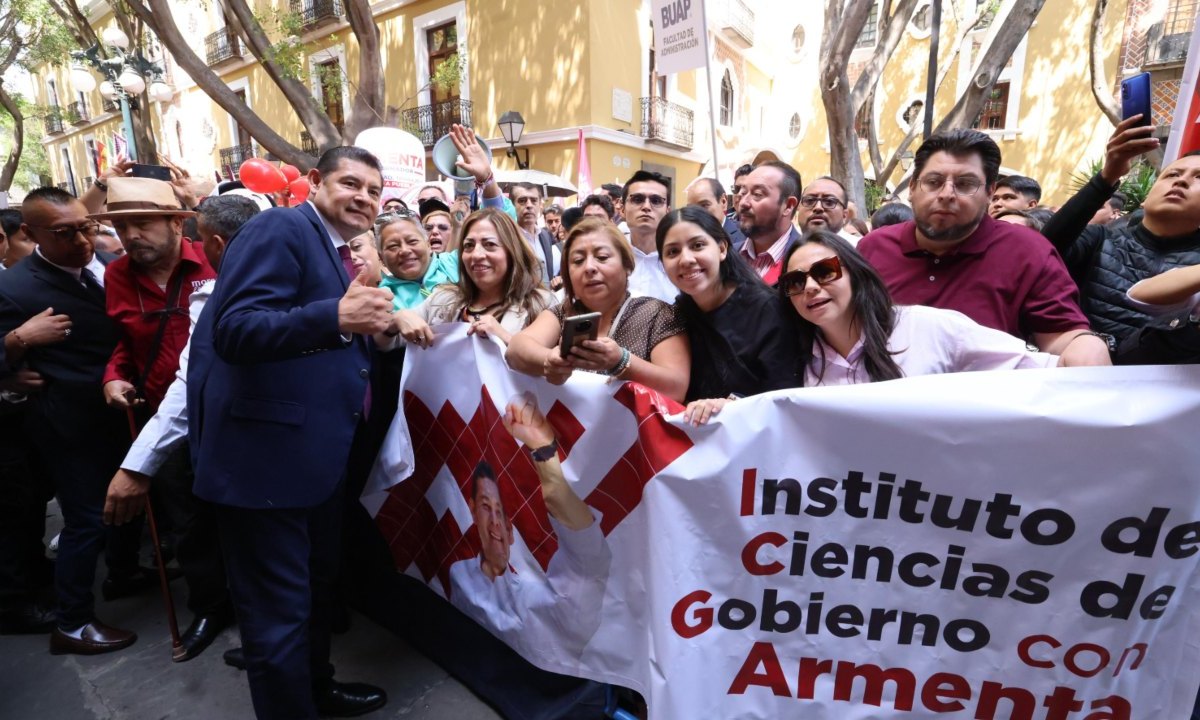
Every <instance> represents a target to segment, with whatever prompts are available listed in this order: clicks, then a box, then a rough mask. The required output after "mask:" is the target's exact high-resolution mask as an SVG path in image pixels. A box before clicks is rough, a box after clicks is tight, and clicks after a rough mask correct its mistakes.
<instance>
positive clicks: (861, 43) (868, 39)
mask: <svg viewBox="0 0 1200 720" xmlns="http://www.w3.org/2000/svg"><path fill="white" fill-rule="evenodd" d="M878 40H879V3H873V4H872V5H871V12H870V14H869V15H867V22H866V23H864V24H863V29H862V32H861V33H859V34H858V42H856V43H854V47H855V48H872V47H875V43H876V42H878Z"/></svg>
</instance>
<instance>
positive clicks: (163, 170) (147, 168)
mask: <svg viewBox="0 0 1200 720" xmlns="http://www.w3.org/2000/svg"><path fill="white" fill-rule="evenodd" d="M129 176H130V177H142V178H153V179H155V180H162V181H164V182H171V169H170V168H168V167H167V166H166V165H138V164H135V165H134V166H133V167H132V168H130V169H129Z"/></svg>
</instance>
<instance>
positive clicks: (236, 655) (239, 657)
mask: <svg viewBox="0 0 1200 720" xmlns="http://www.w3.org/2000/svg"><path fill="white" fill-rule="evenodd" d="M221 659H223V660H224V661H225V664H226V665H228V666H229V667H231V668H237V669H238V670H245V669H246V656H245V654H243V653H242V649H241V648H240V647H235V648H234V649H232V650H226V651H225V652H224V653H223V654H222V655H221Z"/></svg>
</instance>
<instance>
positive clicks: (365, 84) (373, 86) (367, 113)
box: [344, 0, 432, 142]
mask: <svg viewBox="0 0 1200 720" xmlns="http://www.w3.org/2000/svg"><path fill="white" fill-rule="evenodd" d="M346 19H347V20H348V21H349V23H350V30H351V32H353V33H354V37H355V38H357V39H358V58H359V59H358V86H357V87H353V88H352V89H353V91H354V100H353V102H352V103H351V105H350V117H349V118H347V121H346V128H345V133H344V134H345V138H346V141H347V142H353V141H354V138H355V137H357V136H358V133H360V132H362V131H363V130H365V129H367V128H369V127H374V126H375V125H385V124H386V121H385V119H384V116H383V113H384V112H385V111H386V101H385V99H384V87H383V55H382V53H381V51H380V42H379V26H378V25H376V24H375V18H374V16H373V15H372V14H371V5H370V3H369V2H368V0H346ZM431 70H432V69H431Z"/></svg>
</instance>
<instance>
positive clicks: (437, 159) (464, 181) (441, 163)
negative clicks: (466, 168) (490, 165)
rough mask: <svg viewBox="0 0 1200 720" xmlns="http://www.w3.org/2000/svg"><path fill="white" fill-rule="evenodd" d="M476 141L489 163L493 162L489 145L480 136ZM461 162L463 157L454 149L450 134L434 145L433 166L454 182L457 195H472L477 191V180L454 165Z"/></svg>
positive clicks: (476, 137)
mask: <svg viewBox="0 0 1200 720" xmlns="http://www.w3.org/2000/svg"><path fill="white" fill-rule="evenodd" d="M475 141H476V142H477V143H479V147H481V148H483V152H484V154H485V155H487V159H488V162H491V160H492V151H491V150H490V149H489V148H488V146H487V143H485V142H484V141H483V138H481V137H479V136H478V135H476V136H475ZM459 160H462V155H459V154H458V148H456V147H454V141H453V140H451V139H450V134H449V133H447V134H445V135H443V136H442V137H441V139H440V140H438V141H437V142H436V143H434V145H433V166H434V167H436V168H437V169H438V172H440V173H441V174H443V175H445V176H446V177H448V178H450V179H451V180H453V181H454V194H455V195H470V194H471V191H472V190H474V189H475V178H474V177H473V176H471V175H468V174H467V173H464V172H463V171H462V170H460V169H459V168H458V166H457V165H455V164H454V163H456V162H458V161H459Z"/></svg>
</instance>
